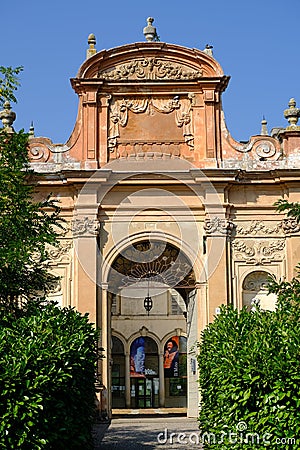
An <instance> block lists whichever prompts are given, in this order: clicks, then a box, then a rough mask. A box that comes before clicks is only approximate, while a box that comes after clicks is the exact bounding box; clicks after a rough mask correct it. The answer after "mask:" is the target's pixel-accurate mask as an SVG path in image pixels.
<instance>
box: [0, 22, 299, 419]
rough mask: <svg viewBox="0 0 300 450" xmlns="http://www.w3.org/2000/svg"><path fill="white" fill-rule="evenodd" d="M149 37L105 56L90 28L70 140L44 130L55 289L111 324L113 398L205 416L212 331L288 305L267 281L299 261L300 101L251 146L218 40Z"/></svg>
mask: <svg viewBox="0 0 300 450" xmlns="http://www.w3.org/2000/svg"><path fill="white" fill-rule="evenodd" d="M145 36H146V38H147V42H142V43H140V42H139V43H134V44H129V45H124V46H121V47H117V48H113V49H111V50H102V51H99V52H97V51H96V50H95V38H94V36H93V35H90V36H89V49H88V53H87V59H86V60H85V61H84V63H83V64H82V66H81V67H80V69H79V71H78V74H77V76H76V77H75V78H73V79H72V80H71V83H72V87H73V88H74V90H75V92H76V94H77V95H78V97H79V107H78V117H77V120H76V124H75V127H74V130H73V132H72V134H71V137H70V139H69V140H68V141H67V143H66V144H64V145H57V144H53V143H52V141H51V140H50V139H48V138H42V137H34V136H31V138H30V155H31V160H32V167H33V168H34V170H35V173H36V179H37V181H38V184H37V196H40V197H45V196H46V195H47V194H48V193H49V192H51V193H52V195H53V197H54V198H57V199H59V200H60V202H61V207H62V214H63V216H64V217H65V218H66V220H67V222H68V229H67V231H66V232H65V233H64V234H63V235H62V236H61V247H60V249H58V250H57V249H56V250H53V252H52V266H53V271H54V272H55V273H56V274H58V275H60V276H61V277H62V278H61V283H60V285H59V286H57V289H56V291H55V292H53V294H52V298H54V299H57V300H58V301H59V303H60V304H61V305H63V306H65V305H71V306H74V307H76V308H77V309H78V310H80V311H82V312H84V313H85V312H89V315H90V320H91V321H92V322H94V323H95V324H96V325H97V326H98V327H99V328H100V329H101V346H102V347H104V349H105V351H104V356H105V358H104V359H103V360H102V361H101V363H100V365H101V367H99V373H101V384H102V386H101V389H103V391H102V398H101V402H102V409H105V410H106V411H107V413H108V415H110V414H111V412H112V411H113V412H114V411H115V410H120V409H123V410H133V409H141V408H143V409H149V410H153V409H157V408H171V410H173V411H187V414H188V415H189V416H197V414H198V403H199V395H198V384H197V379H198V373H197V364H196V352H197V347H196V343H197V340H198V339H199V337H200V334H201V330H202V329H203V328H204V327H205V326H206V325H207V324H208V323H209V322H210V321H212V320H213V318H214V315H215V314H217V313H218V308H219V307H220V305H221V304H224V303H225V304H228V303H233V304H234V305H235V306H236V307H238V308H241V307H242V306H243V305H247V306H248V307H251V302H252V301H253V299H254V298H256V299H259V301H260V302H261V305H262V307H263V308H266V309H268V308H274V305H275V301H276V299H275V298H274V297H272V295H268V294H267V291H266V289H265V286H266V282H267V277H268V276H269V275H274V276H276V277H278V278H283V277H286V278H291V277H292V276H293V274H294V268H295V266H296V264H297V263H298V261H299V260H300V249H299V244H300V238H299V235H300V226H299V224H297V223H296V222H295V221H294V220H292V219H286V218H285V217H284V216H281V215H279V214H278V213H276V212H275V207H274V202H275V201H277V200H278V199H279V198H286V199H289V200H290V201H298V200H299V198H300V197H299V192H300V171H299V169H300V127H298V126H297V120H298V116H299V114H300V112H299V110H298V109H297V108H296V105H295V102H294V100H293V99H292V100H291V101H290V103H289V107H288V109H287V110H286V111H285V116H286V118H287V120H288V123H287V127H286V128H284V129H275V130H273V131H272V133H271V135H269V134H268V132H267V129H266V124H265V123H263V124H262V132H261V134H260V135H255V136H252V137H251V138H250V140H249V142H247V143H241V142H238V141H236V140H234V139H233V138H232V137H231V135H230V133H229V131H228V129H227V127H226V124H225V120H224V115H223V110H222V102H221V97H222V93H223V92H224V90H225V89H226V87H227V84H228V81H229V77H228V76H226V75H224V73H223V71H222V68H221V67H220V65H219V64H218V62H217V61H216V60H215V59H214V57H213V55H212V52H211V49H210V48H206V49H205V50H204V51H200V50H197V49H190V48H186V47H181V46H178V45H173V44H167V43H163V42H158V41H156V40H155V39H154V38H155V29H154V28H153V26H152V22H151V20H150V21H149V23H148V26H147V27H146V28H145ZM4 116H5V113H4V115H2V118H3V117H4ZM6 126H9V125H6Z"/></svg>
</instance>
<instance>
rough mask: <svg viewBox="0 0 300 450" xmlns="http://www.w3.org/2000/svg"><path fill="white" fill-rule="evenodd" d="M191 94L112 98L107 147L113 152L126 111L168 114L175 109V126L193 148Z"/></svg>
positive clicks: (124, 125)
mask: <svg viewBox="0 0 300 450" xmlns="http://www.w3.org/2000/svg"><path fill="white" fill-rule="evenodd" d="M192 102H193V96H192V95H189V96H188V98H182V99H180V98H179V96H177V95H176V96H174V97H173V98H170V99H165V98H163V99H162V98H152V97H150V98H141V99H138V98H132V99H130V98H123V99H115V98H112V99H111V102H110V106H109V120H110V127H109V136H108V148H109V150H110V151H111V152H113V151H114V150H115V148H116V146H117V143H118V138H119V137H120V128H119V127H120V126H121V127H126V125H127V122H128V111H131V112H133V113H135V114H140V113H145V112H148V113H149V114H151V112H152V111H153V110H154V111H156V112H159V113H162V114H169V113H171V112H173V111H175V123H176V125H177V127H179V128H182V134H183V137H184V141H185V142H186V144H187V145H188V146H189V147H190V148H191V149H193V148H194V134H193V124H192V117H191V109H192Z"/></svg>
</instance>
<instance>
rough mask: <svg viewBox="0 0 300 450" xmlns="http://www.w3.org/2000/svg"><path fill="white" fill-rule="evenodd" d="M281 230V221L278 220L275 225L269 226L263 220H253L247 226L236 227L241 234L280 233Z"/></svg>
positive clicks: (237, 232)
mask: <svg viewBox="0 0 300 450" xmlns="http://www.w3.org/2000/svg"><path fill="white" fill-rule="evenodd" d="M281 231H282V223H281V222H277V223H276V224H275V225H274V226H273V227H268V226H267V225H265V223H264V222H263V221H262V220H252V221H251V222H250V225H248V226H247V227H242V226H239V225H237V227H236V234H237V235H241V236H249V235H265V234H278V233H280V232H281Z"/></svg>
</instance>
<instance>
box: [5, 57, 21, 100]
mask: <svg viewBox="0 0 300 450" xmlns="http://www.w3.org/2000/svg"><path fill="white" fill-rule="evenodd" d="M22 70H23V66H19V67H15V68H13V67H4V66H0V107H2V106H3V104H4V103H5V102H6V101H8V102H14V103H17V98H16V96H15V95H14V91H16V90H17V89H18V87H19V86H20V82H19V78H18V75H19V74H20V72H22Z"/></svg>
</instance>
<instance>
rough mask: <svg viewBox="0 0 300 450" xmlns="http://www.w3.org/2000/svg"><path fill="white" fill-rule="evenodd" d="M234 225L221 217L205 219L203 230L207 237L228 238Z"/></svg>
mask: <svg viewBox="0 0 300 450" xmlns="http://www.w3.org/2000/svg"><path fill="white" fill-rule="evenodd" d="M234 227H235V225H234V223H233V222H231V221H230V220H228V219H222V218H221V217H217V216H216V217H212V218H211V219H205V222H204V230H205V232H206V235H207V236H213V235H214V236H218V235H219V236H230V235H231V234H232V231H233V230H234Z"/></svg>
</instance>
